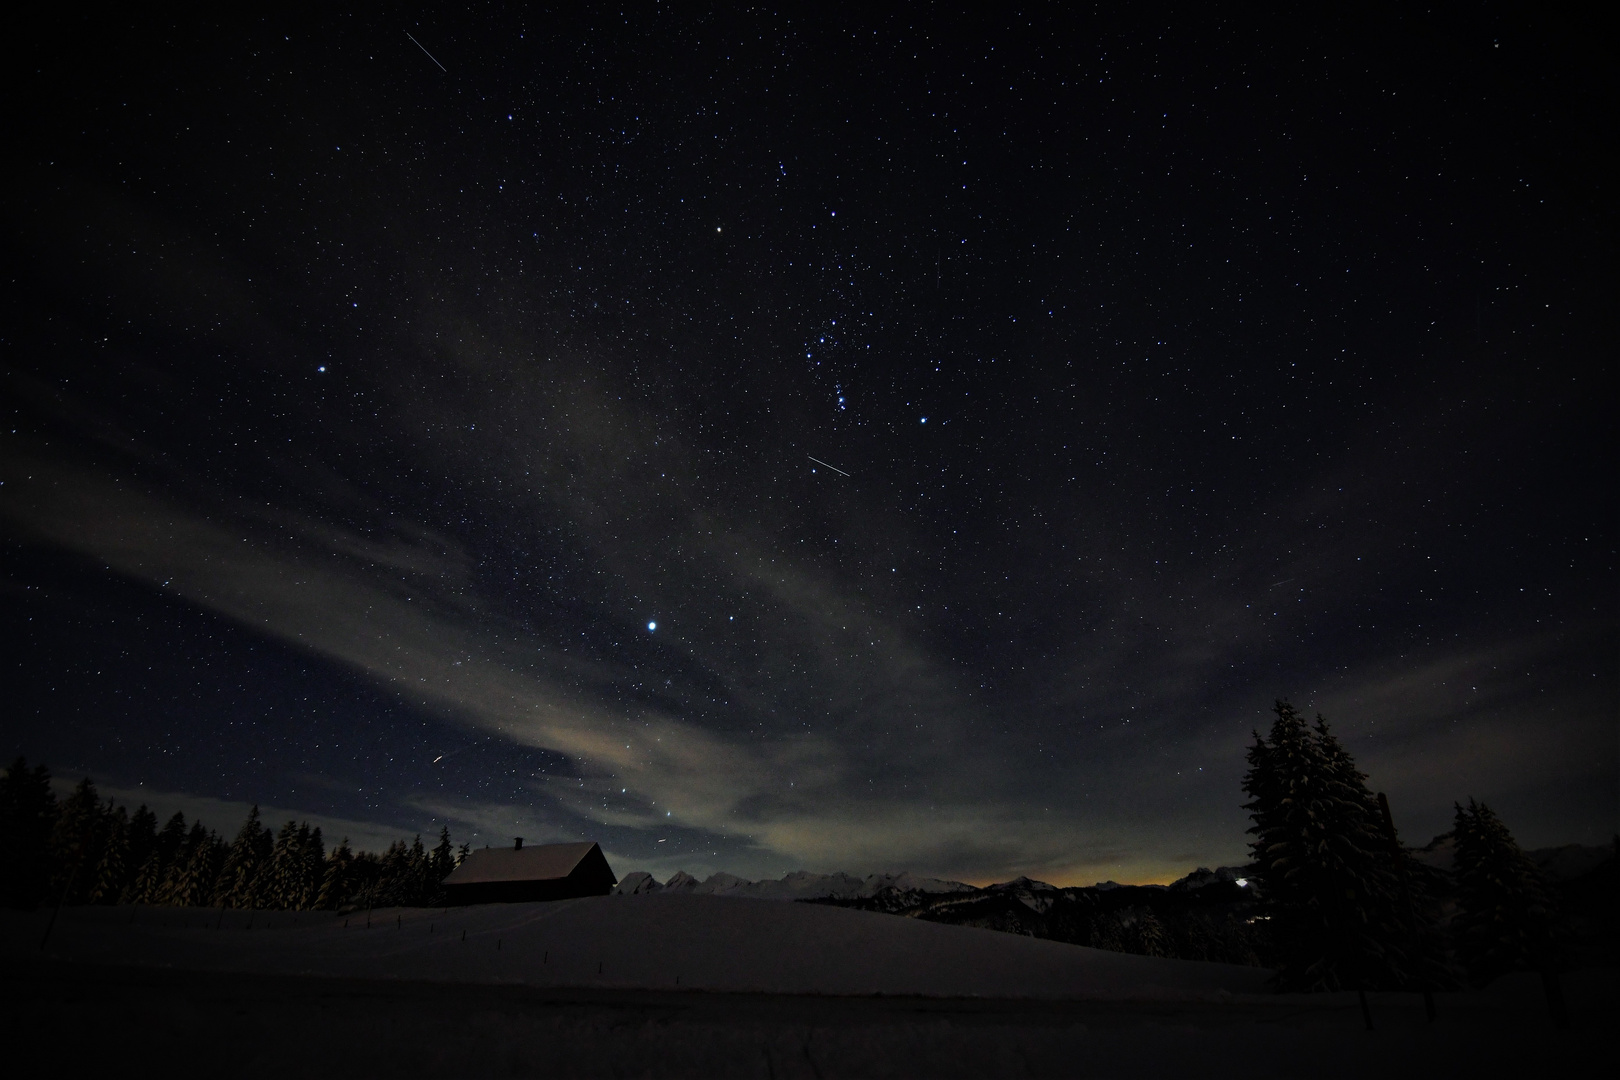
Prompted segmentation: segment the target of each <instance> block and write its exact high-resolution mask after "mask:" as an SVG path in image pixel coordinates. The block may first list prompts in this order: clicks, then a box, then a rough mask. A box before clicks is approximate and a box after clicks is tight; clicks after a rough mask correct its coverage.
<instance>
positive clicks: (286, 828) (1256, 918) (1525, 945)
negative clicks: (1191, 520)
mask: <svg viewBox="0 0 1620 1080" xmlns="http://www.w3.org/2000/svg"><path fill="white" fill-rule="evenodd" d="M1274 713H1275V720H1274V722H1273V723H1272V725H1271V729H1270V731H1269V733H1268V734H1267V735H1265V736H1262V735H1260V734H1259V733H1256V734H1255V737H1254V742H1253V745H1252V746H1251V747H1250V749H1249V751H1248V765H1249V768H1248V772H1247V773H1246V775H1245V778H1244V783H1243V790H1244V792H1245V793H1246V795H1247V796H1248V801H1247V802H1246V803H1245V804H1244V809H1245V810H1247V811H1248V812H1249V815H1250V817H1251V819H1252V821H1253V825H1252V827H1251V828H1250V829H1249V832H1250V834H1251V835H1252V837H1253V840H1252V842H1251V844H1250V852H1251V855H1252V862H1250V863H1249V864H1248V865H1247V866H1245V867H1240V868H1225V869H1223V870H1222V871H1220V872H1218V873H1212V872H1210V871H1207V870H1200V871H1197V872H1195V873H1194V874H1191V875H1189V876H1188V877H1187V878H1185V879H1183V880H1182V881H1180V882H1177V883H1176V884H1175V885H1172V886H1169V887H1165V886H1155V885H1146V886H1118V885H1113V884H1112V883H1108V884H1104V885H1098V886H1091V887H1084V888H1074V887H1070V888H1061V889H1060V888H1054V887H1052V886H1048V885H1044V884H1042V883H1040V882H1030V881H1027V880H1026V879H1022V878H1020V879H1018V880H1017V881H1015V882H1010V883H1007V884H1005V885H992V886H988V887H985V888H982V889H974V890H973V891H972V892H970V893H968V894H963V895H955V894H943V895H941V894H932V895H927V894H915V895H914V894H911V893H909V892H905V891H896V890H885V891H883V892H880V893H878V894H877V895H874V896H870V897H864V898H860V899H838V898H827V899H821V900H817V901H815V902H820V903H829V904H834V905H837V906H844V907H856V908H862V909H865V910H872V911H882V912H888V913H892V914H896V915H903V916H908V917H912V918H919V919H923V920H927V921H934V922H946V923H952V924H957V925H970V926H982V927H986V928H990V929H996V930H1003V931H1008V932H1012V933H1017V934H1023V935H1026V936H1031V937H1039V938H1047V939H1052V940H1058V941H1066V942H1071V943H1074V944H1079V945H1087V946H1091V947H1094V948H1101V949H1106V950H1110V951H1116V952H1129V953H1138V954H1143V955H1148V956H1161V957H1170V958H1177V959H1186V960H1213V961H1221V962H1226V963H1237V964H1248V965H1253V966H1259V967H1268V968H1272V969H1274V970H1275V971H1276V976H1275V979H1274V985H1275V986H1276V987H1277V989H1279V990H1290V991H1333V990H1412V991H1434V990H1446V989H1457V988H1459V987H1461V986H1463V985H1475V986H1480V985H1484V984H1486V983H1489V982H1490V981H1491V980H1493V979H1495V978H1497V977H1498V976H1501V975H1503V974H1507V973H1510V972H1513V971H1539V972H1542V973H1543V975H1544V976H1547V977H1550V976H1551V974H1552V973H1555V972H1556V971H1558V970H1561V969H1566V968H1569V967H1575V966H1584V965H1589V964H1591V963H1594V962H1595V963H1613V962H1615V960H1616V959H1617V958H1620V948H1617V942H1616V935H1615V933H1614V920H1613V918H1612V916H1611V915H1609V914H1608V910H1609V907H1610V905H1611V903H1612V897H1613V895H1614V885H1615V883H1614V877H1615V872H1616V860H1615V857H1614V854H1613V853H1612V852H1611V853H1610V855H1609V857H1608V859H1607V861H1606V862H1603V863H1602V864H1600V865H1598V866H1597V867H1596V868H1595V869H1592V870H1591V871H1590V872H1586V873H1584V874H1582V875H1580V876H1579V877H1577V878H1576V879H1574V880H1566V881H1559V882H1553V881H1548V880H1544V878H1543V875H1542V874H1541V872H1540V871H1539V870H1538V869H1537V866H1536V865H1535V863H1534V861H1533V860H1532V859H1531V858H1530V857H1529V856H1528V855H1527V854H1526V853H1525V852H1524V851H1522V850H1521V849H1520V848H1519V846H1518V844H1517V843H1516V842H1515V841H1514V839H1513V836H1512V834H1511V832H1510V831H1509V830H1508V828H1507V826H1506V825H1505V824H1504V823H1503V822H1502V821H1501V820H1500V819H1499V818H1498V817H1497V816H1496V814H1495V813H1494V812H1493V811H1492V810H1491V808H1490V807H1489V806H1487V805H1486V804H1484V803H1481V802H1477V801H1475V800H1473V799H1469V800H1468V802H1467V804H1466V805H1464V804H1462V803H1460V802H1459V803H1458V804H1457V805H1456V815H1455V821H1454V824H1453V827H1452V830H1451V831H1450V832H1449V833H1446V834H1443V835H1442V836H1440V837H1437V838H1435V840H1434V841H1432V842H1430V843H1429V844H1428V845H1427V847H1426V848H1415V847H1409V846H1407V845H1406V844H1404V843H1402V841H1401V840H1400V838H1399V836H1398V834H1397V832H1396V829H1395V823H1394V820H1393V817H1392V816H1391V814H1390V812H1389V808H1388V804H1387V802H1385V800H1384V799H1383V796H1381V795H1378V794H1375V793H1374V792H1373V791H1372V790H1371V789H1370V788H1369V787H1368V784H1367V781H1368V777H1367V775H1366V774H1364V773H1362V772H1361V771H1360V770H1359V769H1358V768H1357V766H1356V763H1355V761H1354V759H1353V758H1352V756H1351V754H1350V753H1349V752H1348V750H1346V748H1345V747H1344V745H1343V744H1342V743H1341V742H1340V741H1339V739H1338V738H1337V737H1335V735H1334V734H1333V731H1332V729H1331V728H1330V727H1329V725H1328V723H1327V721H1326V720H1325V719H1324V718H1322V717H1321V716H1318V717H1317V718H1316V719H1315V721H1314V722H1308V721H1307V720H1306V719H1305V717H1304V716H1303V715H1301V714H1300V713H1299V711H1298V710H1296V709H1295V708H1294V707H1293V706H1292V705H1291V704H1289V703H1288V702H1286V701H1279V702H1277V703H1276V706H1275V709H1274ZM1445 846H1449V847H1450V849H1451V851H1452V856H1451V860H1450V866H1449V868H1445V867H1442V866H1439V865H1436V860H1435V859H1433V858H1427V859H1425V858H1421V857H1420V856H1423V855H1425V854H1428V853H1432V852H1433V851H1434V850H1435V849H1436V848H1440V847H1445ZM467 852H468V845H466V844H462V845H461V846H460V847H459V848H458V847H456V846H454V845H453V844H452V841H451V838H450V833H449V830H448V828H447V827H446V828H443V829H441V830H440V832H439V836H438V839H437V842H436V843H435V844H434V846H433V847H432V848H431V849H430V848H428V847H427V846H425V845H424V844H423V842H422V839H421V837H420V836H417V837H415V838H414V839H413V840H412V841H411V842H410V843H409V844H407V843H406V842H404V841H403V840H399V841H395V842H394V843H393V844H391V845H390V846H389V847H388V849H387V850H386V851H384V852H382V853H380V854H378V853H374V852H368V851H359V852H356V851H353V850H351V849H350V846H349V843H348V841H347V839H342V840H339V842H338V843H337V844H336V845H334V846H332V847H331V848H330V849H328V847H327V846H326V842H325V838H324V837H323V836H322V835H321V830H320V829H319V828H312V827H311V826H309V825H308V824H307V823H302V822H298V821H287V822H284V823H282V824H280V825H279V826H274V827H272V826H270V825H267V824H265V823H264V822H262V821H261V820H260V816H259V810H258V807H257V806H255V807H254V808H253V809H252V810H251V811H250V812H249V814H248V816H247V819H246V820H245V821H243V822H242V824H241V826H240V827H239V828H238V829H237V830H236V832H235V834H234V836H233V837H232V838H231V839H229V840H227V839H226V838H225V837H223V836H221V835H220V834H218V833H217V832H215V831H214V830H212V829H211V828H209V827H208V826H207V825H205V824H204V823H203V822H201V821H191V822H187V821H186V819H185V817H184V816H183V815H182V814H180V813H175V814H174V815H172V816H171V817H169V818H168V819H167V820H166V821H164V822H163V823H162V824H161V825H160V824H159V822H158V819H157V817H156V815H155V814H154V813H153V812H152V811H151V810H150V809H148V808H147V807H146V806H144V805H143V806H140V807H137V808H136V809H135V810H134V811H133V812H131V811H129V810H128V809H127V808H126V807H124V806H120V805H115V804H114V802H113V800H110V799H109V800H103V799H101V798H100V796H99V795H98V794H97V791H96V788H95V785H94V784H93V783H92V781H91V780H90V779H89V778H85V779H82V780H80V781H79V782H78V784H77V786H75V787H74V788H73V789H72V791H71V793H70V794H68V795H67V796H66V797H64V798H58V797H57V796H56V795H55V794H54V792H53V789H52V783H51V777H50V773H49V771H48V770H47V769H46V767H45V766H43V765H35V766H30V765H29V764H28V763H27V762H26V761H25V760H24V759H22V758H18V759H17V760H16V761H15V762H13V764H12V765H11V766H10V767H9V768H8V769H6V770H5V772H4V774H3V776H0V867H3V869H4V877H3V879H0V902H3V903H4V905H5V906H7V907H11V908H18V909H30V908H35V907H40V906H56V905H111V904H144V905H164V906H177V907H216V908H254V909H268V910H321V911H333V912H337V911H346V910H354V909H357V908H373V907H376V908H380V907H412V906H430V905H436V904H438V903H440V902H441V901H442V899H443V897H442V895H441V893H440V883H441V882H442V881H443V880H444V878H445V877H446V876H447V875H448V874H449V873H450V871H451V870H453V869H454V868H455V867H456V866H457V865H459V863H460V861H461V860H462V859H463V858H465V857H466V855H467ZM1239 875H1241V876H1239Z"/></svg>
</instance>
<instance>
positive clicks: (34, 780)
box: [0, 757, 57, 910]
mask: <svg viewBox="0 0 1620 1080" xmlns="http://www.w3.org/2000/svg"><path fill="white" fill-rule="evenodd" d="M56 814H57V805H56V796H55V794H53V793H52V791H51V773H50V770H49V769H47V768H46V767H45V766H44V765H36V766H34V767H33V768H32V769H30V768H29V767H28V760H27V759H26V758H23V757H19V758H17V760H16V761H13V762H12V763H11V765H10V767H9V768H7V769H6V770H5V772H4V773H0V867H3V868H4V873H0V905H4V906H5V907H8V908H21V909H23V910H31V909H33V908H36V907H38V906H39V905H40V904H41V903H42V902H43V901H44V900H45V898H46V895H47V893H48V892H49V890H50V880H51V833H52V832H53V831H54V830H55V828H56Z"/></svg>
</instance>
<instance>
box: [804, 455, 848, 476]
mask: <svg viewBox="0 0 1620 1080" xmlns="http://www.w3.org/2000/svg"><path fill="white" fill-rule="evenodd" d="M804 456H805V457H809V458H810V460H811V461H813V462H815V463H816V464H817V465H820V466H822V467H823V468H827V469H831V470H832V471H833V472H835V473H837V474H838V475H839V476H848V475H849V473H847V472H845V471H844V470H843V469H840V468H839V467H838V466H836V465H828V464H827V463H826V462H825V461H822V460H821V459H820V458H818V457H810V455H809V454H806V455H804Z"/></svg>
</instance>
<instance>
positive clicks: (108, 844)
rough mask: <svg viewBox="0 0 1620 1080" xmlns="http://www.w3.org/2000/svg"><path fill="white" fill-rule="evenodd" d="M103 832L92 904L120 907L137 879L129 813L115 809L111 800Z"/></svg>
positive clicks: (108, 803)
mask: <svg viewBox="0 0 1620 1080" xmlns="http://www.w3.org/2000/svg"><path fill="white" fill-rule="evenodd" d="M102 830H103V837H104V839H103V841H102V845H101V861H100V862H99V863H98V864H97V866H96V880H95V884H94V885H93V886H92V887H91V889H90V897H89V901H90V903H92V904H116V903H118V901H119V900H120V899H121V898H122V897H123V895H124V890H125V889H127V888H129V883H130V881H131V880H132V879H133V875H132V874H131V872H130V867H129V811H127V810H125V809H124V808H123V807H122V806H120V807H117V808H114V807H113V805H112V800H110V799H109V800H108V801H107V806H106V807H105V808H104V809H103V811H102Z"/></svg>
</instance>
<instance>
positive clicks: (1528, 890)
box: [1451, 799, 1553, 986]
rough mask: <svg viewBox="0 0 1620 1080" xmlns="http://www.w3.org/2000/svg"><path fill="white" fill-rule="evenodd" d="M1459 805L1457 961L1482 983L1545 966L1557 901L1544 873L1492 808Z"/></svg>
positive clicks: (1454, 934) (1477, 804)
mask: <svg viewBox="0 0 1620 1080" xmlns="http://www.w3.org/2000/svg"><path fill="white" fill-rule="evenodd" d="M1455 805H1456V811H1457V814H1456V819H1455V825H1454V827H1453V830H1452V838H1453V842H1454V843H1455V844H1456V856H1455V861H1454V863H1453V864H1452V865H1453V869H1452V873H1453V874H1454V875H1455V877H1456V880H1457V915H1456V917H1455V918H1454V919H1453V920H1452V923H1451V932H1452V938H1453V941H1454V942H1455V944H1456V949H1457V959H1458V960H1459V961H1460V962H1461V963H1462V965H1463V968H1464V969H1465V970H1466V971H1467V972H1468V978H1469V980H1470V981H1471V982H1473V983H1474V984H1476V985H1480V986H1483V985H1484V984H1485V983H1488V982H1490V981H1491V980H1492V979H1494V978H1496V977H1497V976H1499V975H1505V974H1507V973H1508V972H1510V971H1520V970H1524V969H1526V968H1537V967H1541V966H1543V965H1544V964H1546V963H1547V962H1548V961H1549V960H1550V959H1551V950H1552V928H1553V905H1552V903H1551V901H1550V900H1549V898H1548V896H1547V890H1546V886H1545V885H1544V884H1543V883H1542V880H1541V874H1540V873H1539V872H1538V871H1537V870H1536V867H1535V864H1534V863H1532V862H1531V861H1530V859H1529V857H1528V856H1526V855H1525V853H1524V852H1523V851H1521V850H1519V845H1518V844H1517V843H1516V842H1515V841H1514V839H1513V834H1512V833H1510V832H1508V828H1507V826H1506V825H1504V824H1502V820H1501V819H1500V818H1498V817H1497V816H1496V814H1495V812H1493V811H1492V810H1491V808H1490V807H1489V806H1487V805H1485V804H1484V803H1481V802H1475V801H1474V800H1473V799H1469V800H1468V806H1467V807H1464V806H1462V805H1461V804H1460V803H1459V804H1455Z"/></svg>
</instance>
